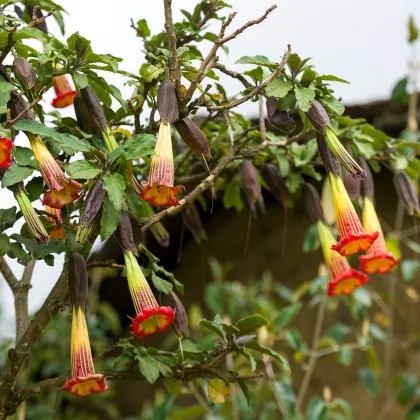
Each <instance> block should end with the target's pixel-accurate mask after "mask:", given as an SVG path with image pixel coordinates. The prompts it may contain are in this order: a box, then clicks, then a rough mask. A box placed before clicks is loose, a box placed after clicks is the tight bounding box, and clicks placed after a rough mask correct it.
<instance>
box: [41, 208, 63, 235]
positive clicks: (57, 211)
mask: <svg viewBox="0 0 420 420" xmlns="http://www.w3.org/2000/svg"><path fill="white" fill-rule="evenodd" d="M45 211H46V212H48V213H51V214H53V215H54V216H55V217H56V218H57V219H58V221H59V222H61V223H62V222H63V218H62V217H61V210H60V209H55V208H53V207H50V206H45ZM47 219H48V220H49V221H50V222H52V223H53V225H54V228H53V230H52V231H51V232H50V238H55V239H61V240H64V239H66V237H65V235H64V230H63V228H62V227H61V226H59V225H58V224H57V220H56V219H55V218H54V217H51V216H47Z"/></svg>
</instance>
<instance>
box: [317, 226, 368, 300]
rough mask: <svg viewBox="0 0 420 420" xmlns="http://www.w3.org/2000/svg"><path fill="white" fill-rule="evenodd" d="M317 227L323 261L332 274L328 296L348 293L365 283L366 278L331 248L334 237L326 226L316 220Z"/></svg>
mask: <svg viewBox="0 0 420 420" xmlns="http://www.w3.org/2000/svg"><path fill="white" fill-rule="evenodd" d="M317 227H318V233H319V239H320V241H321V246H322V252H323V253H324V258H325V262H326V263H327V264H328V267H329V268H330V271H331V275H332V276H333V279H332V280H331V281H330V282H329V283H328V296H335V295H348V294H350V293H351V292H353V290H354V289H356V288H358V287H360V286H362V285H363V284H365V283H366V282H367V281H368V278H367V276H366V275H365V274H363V273H361V272H360V271H357V270H354V269H353V268H351V267H350V264H349V263H348V261H347V259H346V258H345V257H343V256H342V255H340V254H339V253H337V252H335V251H333V250H332V249H331V246H332V245H333V244H334V242H335V238H334V236H333V234H332V233H331V230H330V229H329V228H328V226H327V225H325V224H324V223H323V222H322V221H321V220H320V221H318V222H317Z"/></svg>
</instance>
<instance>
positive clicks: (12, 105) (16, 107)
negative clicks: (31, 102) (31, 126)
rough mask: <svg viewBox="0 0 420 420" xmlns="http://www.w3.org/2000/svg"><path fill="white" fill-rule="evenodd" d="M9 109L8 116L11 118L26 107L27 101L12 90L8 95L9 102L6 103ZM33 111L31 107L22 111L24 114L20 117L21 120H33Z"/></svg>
mask: <svg viewBox="0 0 420 420" xmlns="http://www.w3.org/2000/svg"><path fill="white" fill-rule="evenodd" d="M7 106H8V107H9V109H10V116H11V117H12V119H14V118H16V117H17V116H19V115H20V114H21V113H22V112H23V111H25V109H26V108H27V107H28V103H27V102H26V101H25V99H23V98H22V96H20V95H19V94H18V93H16V92H15V91H12V94H11V96H10V100H9V103H8V105H7ZM34 119H35V117H34V113H33V111H32V109H29V110H28V111H26V112H24V114H23V115H22V117H21V120H34Z"/></svg>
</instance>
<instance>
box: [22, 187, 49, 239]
mask: <svg viewBox="0 0 420 420" xmlns="http://www.w3.org/2000/svg"><path fill="white" fill-rule="evenodd" d="M15 198H16V201H17V203H18V206H19V208H20V210H21V212H22V215H23V218H24V219H25V222H26V224H27V226H28V231H29V234H30V235H31V236H32V237H33V238H34V239H35V240H36V241H37V242H38V243H39V244H46V243H48V241H49V238H50V237H49V235H48V233H47V231H46V229H45V227H44V225H43V224H42V222H41V220H40V219H39V217H38V215H37V214H36V212H35V210H34V208H33V207H32V204H31V202H30V201H29V198H28V195H27V194H26V192H25V190H24V188H23V185H22V184H19V185H18V187H17V188H16V190H15Z"/></svg>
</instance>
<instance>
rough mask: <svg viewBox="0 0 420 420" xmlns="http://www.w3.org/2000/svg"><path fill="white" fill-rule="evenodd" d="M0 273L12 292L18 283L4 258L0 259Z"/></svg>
mask: <svg viewBox="0 0 420 420" xmlns="http://www.w3.org/2000/svg"><path fill="white" fill-rule="evenodd" d="M0 272H1V274H3V277H4V279H5V280H6V281H7V284H8V285H9V286H10V288H11V289H12V291H14V290H15V289H16V287H17V285H18V283H19V282H18V279H17V278H16V276H15V275H14V274H13V272H12V270H11V269H10V267H9V264H7V261H6V260H5V259H4V257H0Z"/></svg>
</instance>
